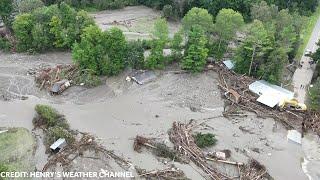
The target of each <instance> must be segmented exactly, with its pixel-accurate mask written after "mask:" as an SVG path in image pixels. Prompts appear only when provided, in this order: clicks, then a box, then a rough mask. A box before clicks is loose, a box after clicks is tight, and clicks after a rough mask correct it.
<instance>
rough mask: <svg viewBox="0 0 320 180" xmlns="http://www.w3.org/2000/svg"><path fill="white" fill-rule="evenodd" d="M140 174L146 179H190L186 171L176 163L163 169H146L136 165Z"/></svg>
mask: <svg viewBox="0 0 320 180" xmlns="http://www.w3.org/2000/svg"><path fill="white" fill-rule="evenodd" d="M136 170H137V172H138V175H139V176H140V177H144V178H146V179H164V180H172V179H179V180H186V179H188V178H187V177H186V176H185V174H184V172H183V171H182V170H180V169H178V168H176V167H175V166H174V165H171V166H169V167H167V168H165V169H162V170H153V171H146V170H144V169H140V168H137V167H136Z"/></svg>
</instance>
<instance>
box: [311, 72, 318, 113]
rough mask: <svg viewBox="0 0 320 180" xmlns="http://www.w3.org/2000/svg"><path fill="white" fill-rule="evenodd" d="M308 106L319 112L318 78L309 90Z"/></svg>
mask: <svg viewBox="0 0 320 180" xmlns="http://www.w3.org/2000/svg"><path fill="white" fill-rule="evenodd" d="M309 106H310V109H312V110H316V111H320V78H318V79H317V80H316V81H315V83H314V84H313V87H310V89H309Z"/></svg>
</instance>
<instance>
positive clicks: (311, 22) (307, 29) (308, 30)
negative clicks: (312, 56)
mask: <svg viewBox="0 0 320 180" xmlns="http://www.w3.org/2000/svg"><path fill="white" fill-rule="evenodd" d="M319 16H320V6H319V7H318V8H317V10H316V12H314V13H313V14H312V16H310V17H308V18H307V22H306V24H305V26H304V28H303V30H302V33H301V39H302V42H301V44H300V46H299V49H298V51H297V54H296V57H295V59H296V60H299V61H300V59H301V57H302V55H303V53H304V50H305V48H306V46H307V44H308V42H309V39H310V37H311V34H312V31H313V28H314V26H315V25H316V23H317V20H318V18H319Z"/></svg>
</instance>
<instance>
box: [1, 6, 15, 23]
mask: <svg viewBox="0 0 320 180" xmlns="http://www.w3.org/2000/svg"><path fill="white" fill-rule="evenodd" d="M12 12H13V0H1V1H0V18H1V20H2V21H3V23H4V24H5V25H6V26H7V27H9V28H10V27H11V23H12V18H11V16H12Z"/></svg>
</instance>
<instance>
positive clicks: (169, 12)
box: [162, 4, 173, 19]
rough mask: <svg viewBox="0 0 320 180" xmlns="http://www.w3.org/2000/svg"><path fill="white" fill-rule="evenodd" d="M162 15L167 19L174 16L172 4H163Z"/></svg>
mask: <svg viewBox="0 0 320 180" xmlns="http://www.w3.org/2000/svg"><path fill="white" fill-rule="evenodd" d="M162 15H163V17H165V18H166V19H169V18H173V17H172V16H173V8H172V6H171V5H170V4H167V5H165V6H163V9H162Z"/></svg>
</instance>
